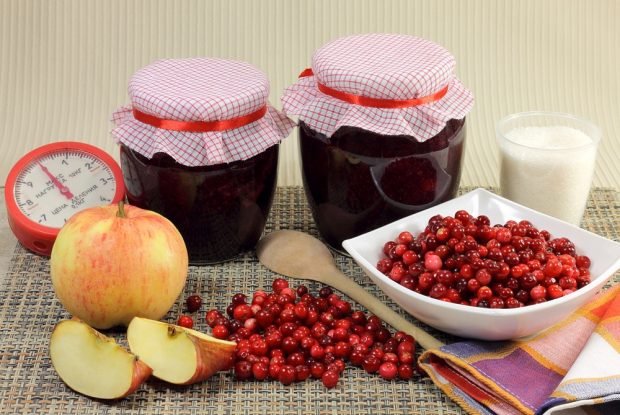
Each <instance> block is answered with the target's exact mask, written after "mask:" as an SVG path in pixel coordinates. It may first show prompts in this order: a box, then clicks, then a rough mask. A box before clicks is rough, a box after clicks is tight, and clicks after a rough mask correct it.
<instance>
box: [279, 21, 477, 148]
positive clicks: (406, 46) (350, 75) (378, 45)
mask: <svg viewBox="0 0 620 415" xmlns="http://www.w3.org/2000/svg"><path fill="white" fill-rule="evenodd" d="M454 67H455V60H454V57H453V56H452V55H451V54H450V53H449V52H448V51H447V50H446V49H444V48H443V47H441V46H439V45H437V44H435V43H433V42H431V41H428V40H425V39H421V38H417V37H413V36H408V35H400V34H378V33H375V34H365V35H356V36H349V37H344V38H340V39H337V40H335V41H333V42H331V43H328V44H326V45H324V46H323V47H321V48H320V49H318V50H317V51H316V52H315V54H314V56H313V57H312V72H313V73H314V76H304V77H301V78H300V79H299V80H298V82H297V83H295V84H294V85H292V86H290V87H288V88H287V89H286V90H285V92H284V95H283V96H282V106H283V110H284V112H285V113H286V114H288V115H296V116H298V117H299V119H300V120H302V121H303V122H305V123H306V124H308V126H310V127H311V128H312V129H313V130H315V131H318V132H320V133H322V134H325V135H326V136H327V137H331V135H332V134H333V133H334V132H335V131H336V130H338V129H339V128H340V127H343V126H352V127H359V128H363V129H365V130H368V131H373V132H375V133H378V134H384V135H408V136H412V137H415V138H416V139H418V140H419V141H425V140H428V139H430V138H432V137H433V136H435V135H436V134H437V133H439V132H440V131H441V130H442V129H443V128H444V127H445V125H446V123H447V122H448V121H449V120H451V119H461V118H463V117H465V116H466V115H467V114H468V113H469V111H470V110H471V108H472V106H473V102H474V100H473V96H472V94H471V92H470V91H469V90H467V89H466V88H465V87H464V86H463V85H462V84H461V83H460V82H459V80H458V79H457V78H456V77H455V76H454V73H453V71H454ZM317 82H320V83H321V84H323V85H325V86H327V87H329V88H332V89H334V90H337V91H341V92H344V93H348V94H354V95H359V96H363V97H368V98H376V99H385V100H411V99H415V98H420V97H426V96H429V95H432V94H435V93H437V92H438V91H440V90H442V88H444V87H446V86H447V87H448V91H447V93H446V94H445V95H444V96H443V97H442V98H441V99H440V100H438V101H435V102H432V103H428V104H424V105H416V106H411V107H406V108H397V109H386V108H376V107H369V106H364V105H357V104H351V103H349V102H345V101H343V100H340V99H338V98H335V97H333V96H330V95H327V94H325V93H323V92H321V91H319V89H318V87H317Z"/></svg>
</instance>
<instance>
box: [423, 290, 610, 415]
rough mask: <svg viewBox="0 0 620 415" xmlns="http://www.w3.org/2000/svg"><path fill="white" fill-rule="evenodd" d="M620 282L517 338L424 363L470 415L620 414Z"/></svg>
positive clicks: (458, 347)
mask: <svg viewBox="0 0 620 415" xmlns="http://www.w3.org/2000/svg"><path fill="white" fill-rule="evenodd" d="M619 294H620V284H619V285H616V286H615V287H614V288H611V289H609V290H607V291H605V292H603V293H600V294H599V295H598V296H597V297H595V299H594V300H593V301H591V302H590V303H588V304H587V305H586V306H584V307H582V308H581V309H579V310H578V311H576V312H575V313H574V314H573V315H571V316H570V317H569V318H567V319H566V320H564V321H562V322H561V323H558V324H556V325H555V326H553V327H551V328H549V329H547V330H545V331H544V332H541V333H539V334H537V335H535V336H534V337H530V338H528V339H525V340H520V341H509V342H482V341H464V342H460V343H454V344H450V345H446V346H443V347H441V348H440V349H435V350H429V351H426V352H425V353H423V354H422V356H420V362H419V363H420V367H421V368H422V369H423V370H424V371H425V372H426V373H428V375H429V376H430V377H431V379H432V380H433V382H435V384H436V385H437V386H438V387H439V388H441V389H442V390H443V391H444V392H445V393H446V394H448V395H449V396H450V397H451V398H452V399H453V400H454V401H455V402H457V403H458V404H459V405H460V406H461V407H462V408H463V409H465V411H467V412H468V413H470V414H493V413H497V414H521V413H523V414H551V413H553V414H560V413H562V414H570V415H579V414H610V415H611V414H614V415H618V414H620V295H619Z"/></svg>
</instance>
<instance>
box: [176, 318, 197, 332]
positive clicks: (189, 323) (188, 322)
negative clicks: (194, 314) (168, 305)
mask: <svg viewBox="0 0 620 415" xmlns="http://www.w3.org/2000/svg"><path fill="white" fill-rule="evenodd" d="M177 325H179V326H181V327H185V328H188V329H191V328H192V327H194V320H193V319H192V318H191V317H190V316H179V319H178V320H177Z"/></svg>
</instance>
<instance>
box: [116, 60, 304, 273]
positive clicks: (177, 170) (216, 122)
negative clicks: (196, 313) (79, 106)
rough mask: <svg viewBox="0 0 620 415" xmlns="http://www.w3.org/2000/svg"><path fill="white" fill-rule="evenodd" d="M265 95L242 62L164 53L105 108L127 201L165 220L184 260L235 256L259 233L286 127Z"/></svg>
mask: <svg viewBox="0 0 620 415" xmlns="http://www.w3.org/2000/svg"><path fill="white" fill-rule="evenodd" d="M268 95H269V83H268V80H267V78H266V76H265V75H264V74H263V73H262V72H261V71H259V70H258V69H256V68H254V67H253V66H251V65H249V64H247V63H244V62H237V61H230V60H223V59H209V58H194V59H168V60H161V61H157V62H155V63H153V64H151V65H149V66H147V67H145V68H143V69H141V70H139V71H137V72H136V73H135V74H134V75H133V77H132V78H131V81H130V83H129V96H130V99H131V106H129V107H124V108H121V109H119V110H118V111H116V112H115V113H114V116H113V120H114V122H115V124H116V126H115V128H114V129H113V131H112V135H113V137H114V138H115V139H116V140H117V142H118V143H119V145H120V160H121V168H122V170H123V176H124V181H125V187H126V189H127V198H128V201H129V203H130V204H133V205H136V206H139V207H142V208H145V209H149V210H153V211H155V212H158V213H160V214H162V215H163V216H165V217H167V218H168V219H169V220H170V221H171V222H172V223H174V225H175V226H176V227H177V228H178V230H179V232H180V233H181V235H182V236H183V238H184V240H185V244H186V245H187V250H188V253H189V259H190V263H191V264H210V263H216V262H222V261H226V260H229V259H231V258H234V257H235V256H237V255H238V254H240V253H241V252H243V251H245V250H249V249H252V248H254V246H255V245H256V243H257V242H258V240H259V238H260V236H261V234H262V232H263V229H264V226H265V222H266V220H267V216H268V214H269V210H270V208H271V203H272V199H273V195H274V191H275V186H276V178H277V167H278V148H279V143H280V141H281V140H282V139H283V138H284V137H286V136H287V135H288V134H289V133H290V131H291V129H292V128H293V126H294V124H293V122H292V121H291V120H289V119H288V118H287V117H286V116H284V115H283V114H282V113H281V112H279V111H277V110H276V109H274V108H273V107H272V106H270V105H269V103H268V102H267V97H268Z"/></svg>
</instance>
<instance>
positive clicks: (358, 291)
mask: <svg viewBox="0 0 620 415" xmlns="http://www.w3.org/2000/svg"><path fill="white" fill-rule="evenodd" d="M324 281H325V282H326V283H327V284H329V285H331V286H332V287H334V288H335V289H337V290H338V291H340V292H342V293H344V294H346V295H347V296H349V297H350V298H351V299H353V300H355V301H356V302H357V303H359V304H361V305H363V306H364V307H366V309H367V310H368V311H370V312H371V313H373V314H374V315H376V316H377V317H379V318H380V319H381V320H383V321H384V322H386V323H387V324H389V325H390V326H392V327H394V328H395V329H396V330H399V331H404V332H405V333H407V334H410V335H412V336H413V337H414V338H415V340H416V342H417V343H418V344H420V346H422V347H423V348H425V349H427V350H428V349H435V348H438V347H441V346H443V345H444V343H442V342H441V341H439V340H438V339H436V338H435V337H433V336H432V335H431V334H429V333H427V332H426V331H424V330H423V329H421V328H420V327H418V326H416V325H414V324H412V323H410V322H409V321H407V320H406V319H405V318H403V317H402V316H401V315H400V314H398V313H396V312H395V311H394V310H392V309H391V308H390V307H388V306H387V305H385V304H384V303H383V302H381V301H380V300H379V299H378V298H377V297H375V296H374V295H372V294H370V293H369V292H368V291H366V290H365V289H364V288H362V287H361V286H360V285H358V284H357V283H355V282H354V281H352V280H351V279H349V278H348V277H347V276H346V275H344V274H343V273H342V272H340V270H338V269H337V268H336V269H334V270H333V272H332V273H330V275H329V276H327V275H326V276H325V278H324Z"/></svg>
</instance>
